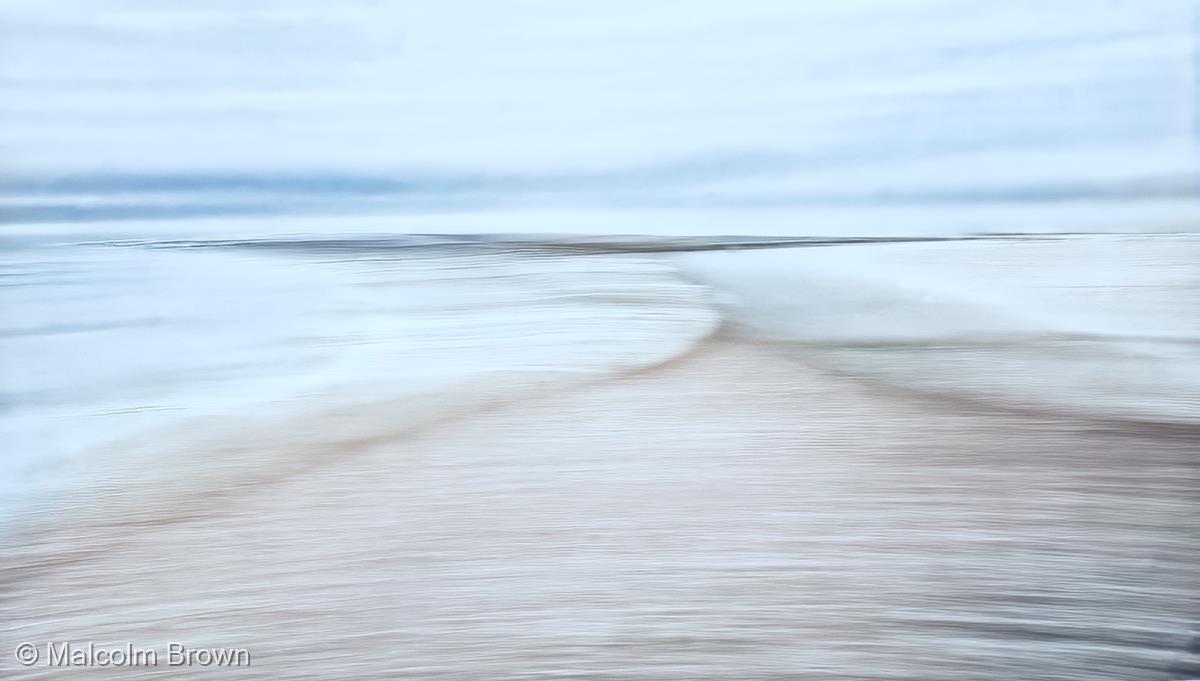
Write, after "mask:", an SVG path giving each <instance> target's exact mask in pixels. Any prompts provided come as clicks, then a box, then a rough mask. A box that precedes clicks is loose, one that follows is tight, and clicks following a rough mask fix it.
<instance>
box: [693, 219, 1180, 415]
mask: <svg viewBox="0 0 1200 681" xmlns="http://www.w3.org/2000/svg"><path fill="white" fill-rule="evenodd" d="M1197 259H1200V238H1197V237H1196V236H1194V235H1176V236H1157V237H1149V236H1136V237H1135V236H1129V235H1124V236H1095V235H1093V236H1073V237H1069V238H1063V239H1039V238H1034V239H1023V240H1009V239H1000V240H979V241H946V242H937V243H924V244H891V245H885V244H860V245H857V246H855V247H852V248H839V249H826V250H821V251H803V250H797V251H790V252H786V253H784V252H759V253H749V252H747V253H738V254H728V255H725V256H720V257H717V256H710V255H705V254H691V255H684V256H680V262H681V266H682V267H683V268H684V271H685V272H686V273H687V274H688V276H690V277H692V278H694V279H695V280H697V281H699V282H701V283H704V284H706V285H709V286H712V287H714V288H715V289H717V290H718V291H721V292H722V293H723V295H721V296H720V297H718V301H719V303H720V305H721V308H722V310H723V312H724V314H725V315H726V316H727V318H728V319H729V321H730V328H731V329H732V330H733V333H735V334H737V335H739V336H741V337H743V338H750V339H756V340H760V341H769V342H774V343H782V344H785V345H788V346H792V347H795V348H799V350H797V351H796V352H793V353H791V355H792V356H793V357H795V358H798V359H800V360H802V361H806V362H809V363H815V364H818V365H821V366H825V367H827V368H830V369H832V370H836V371H838V372H839V373H843V374H847V375H850V376H855V377H857V378H859V379H861V380H867V381H870V382H876V383H882V384H886V385H888V386H891V387H895V388H902V389H905V390H912V391H918V392H923V393H927V394H933V395H942V396H953V397H956V398H959V399H962V398H969V399H972V400H980V401H983V402H986V403H989V404H992V405H994V406H995V405H999V406H1004V407H1010V408H1034V407H1042V408H1050V409H1055V410H1062V411H1066V412H1070V413H1074V414H1077V415H1087V416H1096V417H1102V418H1128V419H1134V420H1146V421H1162V422H1175V423H1197V422H1200V403H1198V402H1197V400H1196V399H1195V395H1196V394H1197V390H1200V345H1198V344H1197V340H1198V339H1200V322H1197V320H1196V318H1195V315H1193V314H1191V313H1190V312H1189V310H1194V306H1195V302H1196V301H1195V296H1196V288H1195V284H1194V265H1193V263H1194V262H1196V261H1197Z"/></svg>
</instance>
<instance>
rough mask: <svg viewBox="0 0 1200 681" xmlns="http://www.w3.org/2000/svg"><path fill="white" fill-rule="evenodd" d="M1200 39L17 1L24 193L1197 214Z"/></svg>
mask: <svg viewBox="0 0 1200 681" xmlns="http://www.w3.org/2000/svg"><path fill="white" fill-rule="evenodd" d="M1198 14H1200V13H1198V6H1197V4H1196V3H1194V2H1190V1H1189V0H1125V1H1121V0H1056V1H1055V2H1044V1H1040V2H1035V1H1032V0H970V1H962V0H959V1H949V0H910V1H900V0H895V1H889V2H883V1H881V0H807V1H804V0H726V1H707V2H706V1H693V2H682V1H676V0H662V1H659V2H646V1H645V0H638V1H630V0H606V1H605V2H572V1H551V0H508V1H505V2H490V1H485V0H477V1H470V0H438V1H427V0H407V1H403V2H399V1H397V2H386V1H383V0H346V1H344V2H328V1H327V0H321V1H313V0H288V1H286V2H284V1H281V0H261V1H257V2H245V1H244V0H206V1H205V2H194V1H191V2H185V1H182V0H176V1H171V0H165V1H164V0H3V2H0V31H2V34H0V157H2V158H3V159H4V160H3V161H2V162H0V176H2V177H3V178H7V179H9V180H13V179H14V178H15V179H16V180H21V181H23V180H25V179H28V178H35V179H37V178H43V179H44V178H55V177H75V176H88V177H96V176H104V175H110V176H111V175H117V176H122V175H129V176H136V177H140V178H146V177H160V178H161V177H163V176H169V177H174V176H178V175H190V176H196V175H204V174H207V176H220V177H226V178H234V179H233V180H229V181H230V182H233V181H236V178H245V177H246V176H268V175H269V176H272V177H279V176H297V175H299V176H310V175H320V176H324V177H329V176H348V177H363V176H371V177H388V178H394V177H403V178H409V179H412V178H426V179H428V178H434V179H437V180H438V181H443V182H459V183H463V184H466V185H471V183H473V182H479V183H485V184H487V183H491V184H490V185H489V186H499V187H504V186H507V187H509V188H516V189H521V190H523V191H554V190H556V188H558V187H559V186H560V185H561V184H569V185H571V186H575V187H587V186H589V183H590V186H604V187H609V188H612V187H614V186H615V187H618V188H620V187H625V188H628V187H631V186H653V187H657V188H658V189H659V191H661V193H662V195H664V196H670V195H671V194H672V192H677V193H686V194H688V195H692V196H699V195H705V196H709V195H713V194H714V193H715V194H716V195H719V196H722V197H726V198H730V199H764V198H768V199H769V198H771V197H781V196H791V195H796V194H797V193H799V194H803V193H809V194H817V195H821V196H841V195H843V194H845V195H847V196H861V195H865V194H870V195H875V196H879V195H887V194H888V193H889V192H925V193H927V194H928V193H930V192H933V193H936V192H940V191H946V190H947V188H950V189H952V190H954V191H959V192H964V191H965V192H970V191H975V192H984V193H987V192H989V191H996V188H997V187H999V188H1004V187H1009V188H1011V187H1023V188H1025V189H1029V188H1030V187H1034V188H1036V187H1037V186H1046V187H1051V188H1054V187H1061V186H1063V185H1072V186H1073V183H1074V184H1078V183H1081V182H1082V183H1102V184H1105V186H1108V185H1111V184H1113V183H1117V184H1120V183H1125V184H1128V183H1135V184H1136V183H1141V184H1139V185H1138V186H1147V185H1154V186H1156V187H1158V186H1167V187H1168V189H1167V190H1166V191H1168V192H1171V191H1173V192H1180V191H1183V192H1187V191H1190V187H1191V184H1190V183H1191V182H1192V180H1194V179H1195V178H1196V176H1197V168H1198V164H1197V161H1196V158H1197V154H1196V151H1197V147H1196V131H1197V119H1198V116H1197V114H1196V107H1197V95H1196V84H1197V75H1196V67H1197V54H1198V52H1197V44H1196V41H1197V35H1198V34H1200V22H1198V21H1197V18H1196V17H1197V16H1198ZM505 182H507V183H509V184H507V185H505V184H504V183H505ZM556 183H559V184H556ZM684 185H686V189H681V188H680V187H682V186H684ZM1181 186H1182V187H1183V188H1182V189H1180V187H1181ZM159 188H160V189H161V186H160V187H159ZM1156 191H1158V190H1156ZM864 193H865V194H864Z"/></svg>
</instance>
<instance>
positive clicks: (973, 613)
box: [3, 336, 1200, 680]
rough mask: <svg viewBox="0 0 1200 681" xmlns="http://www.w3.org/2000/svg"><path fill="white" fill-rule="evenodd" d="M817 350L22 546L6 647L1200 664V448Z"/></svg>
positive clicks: (554, 410)
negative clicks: (191, 510)
mask: <svg viewBox="0 0 1200 681" xmlns="http://www.w3.org/2000/svg"><path fill="white" fill-rule="evenodd" d="M786 356H787V349H786V348H781V347H779V346H775V345H771V344H764V343H754V342H746V341H740V340H737V339H732V338H728V337H724V336H721V337H717V338H713V339H710V340H708V341H705V342H704V343H703V344H702V345H701V346H700V347H698V348H697V349H696V350H695V351H694V352H692V353H690V354H688V355H687V356H685V357H683V358H680V359H678V360H675V361H672V362H668V363H667V364H665V365H661V366H658V367H655V368H652V369H648V370H645V371H642V372H639V373H636V374H634V375H627V376H622V377H617V378H612V379H607V380H599V381H595V382H591V383H588V384H585V385H582V386H578V387H575V388H572V389H570V390H566V391H562V392H559V393H557V394H550V395H545V396H542V397H537V398H533V399H531V400H529V401H526V402H523V403H520V404H510V405H501V406H497V407H495V408H491V409H487V410H484V411H483V412H481V413H479V414H477V415H475V416H473V417H471V418H464V419H459V420H452V421H447V422H444V423H440V424H436V425H433V426H431V427H429V428H427V429H424V430H422V431H421V432H420V433H418V434H416V435H415V436H411V437H406V438H404V439H400V440H394V441H389V440H388V439H387V438H386V437H385V438H383V439H382V440H381V441H379V442H378V443H377V444H376V445H375V446H373V447H371V448H369V449H368V450H366V451H358V452H345V453H342V452H330V453H329V454H330V462H329V465H327V466H318V467H315V468H313V469H311V470H309V471H307V472H305V473H303V474H300V475H296V476H293V477H290V478H287V479H285V480H282V481H279V482H276V483H274V484H264V485H261V486H259V487H257V488H254V489H252V490H249V492H248V493H246V494H244V495H243V496H242V497H241V498H240V499H238V500H237V501H235V502H232V503H230V502H228V501H227V500H225V499H224V498H222V500H221V502H220V503H219V504H218V505H215V506H214V507H212V508H209V509H207V511H206V512H203V513H198V514H196V515H195V516H194V517H191V518H187V519H182V520H175V521H171V522H161V523H157V524H150V525H139V526H136V527H128V526H127V527H122V528H117V529H113V528H106V529H104V530H103V531H100V530H97V528H94V527H93V528H90V529H88V530H87V531H86V532H84V531H82V530H79V531H75V532H74V533H73V532H72V530H71V529H70V528H65V527H60V528H59V529H58V530H57V531H53V532H48V533H45V534H42V535H41V536H40V537H39V539H38V541H37V542H36V543H35V544H34V545H32V546H30V545H27V546H26V547H25V549H24V550H23V552H21V553H20V554H13V555H17V556H18V560H17V561H16V562H15V564H14V563H10V565H9V569H7V570H6V571H5V572H6V573H7V574H6V577H5V581H6V586H5V589H4V591H5V594H6V597H5V599H4V606H3V609H4V612H5V616H4V621H5V622H6V623H7V624H6V627H7V632H6V633H7V637H8V638H12V639H14V640H16V639H20V640H28V641H64V640H77V639H81V638H87V639H90V640H94V641H110V642H113V643H114V644H115V643H116V642H125V641H133V642H135V643H137V644H140V645H144V646H150V647H156V648H161V649H165V646H167V644H168V643H169V642H172V641H182V642H185V643H187V644H189V645H195V646H238V647H240V648H246V649H248V650H249V651H250V654H251V655H252V659H253V664H252V665H251V666H249V667H244V668H239V669H229V670H224V671H221V672H215V671H214V670H212V669H207V668H203V669H201V668H178V669H162V668H157V669H145V668H143V669H129V668H121V669H103V668H90V669H86V670H79V669H76V670H74V671H76V672H78V673H81V674H83V675H85V676H87V677H88V678H110V677H111V678H126V677H130V676H138V675H139V674H153V673H181V672H184V671H190V672H195V673H197V674H204V673H208V674H217V673H220V674H228V675H230V676H231V677H235V678H278V677H279V676H281V675H284V676H287V677H289V678H328V677H329V676H330V675H331V674H345V673H352V674H353V676H354V677H355V678H360V679H367V678H379V679H387V678H447V679H478V678H493V679H519V678H530V679H532V678H545V679H559V678H596V679H698V678H704V679H730V678H748V677H753V678H761V679H768V678H778V679H785V678H787V679H792V678H813V679H925V680H929V679H947V680H949V679H1011V678H1021V679H1080V680H1083V679H1088V680H1095V679H1129V678H1186V676H1187V672H1189V671H1190V672H1191V673H1194V672H1195V670H1196V655H1195V652H1196V651H1195V650H1192V651H1191V652H1190V653H1189V652H1187V648H1188V645H1189V636H1190V634H1191V631H1192V630H1191V627H1192V626H1193V624H1194V621H1195V620H1194V617H1195V613H1196V607H1195V606H1196V601H1195V596H1194V588H1193V587H1194V585H1195V584H1196V583H1197V580H1198V578H1200V574H1198V573H1200V567H1198V566H1200V556H1198V555H1197V553H1198V551H1200V537H1198V536H1197V526H1196V523H1195V515H1194V509H1195V508H1196V507H1197V505H1196V502H1197V498H1196V495H1197V492H1196V490H1197V489H1200V486H1198V484H1197V483H1198V482H1200V481H1198V475H1200V471H1198V466H1197V462H1196V461H1195V451H1196V450H1195V445H1196V442H1197V433H1196V432H1195V430H1194V429H1191V428H1186V427H1183V428H1176V429H1174V430H1170V429H1161V428H1152V429H1147V428H1145V427H1139V426H1137V425H1134V424H1120V423H1113V422H1098V421H1087V420H1080V419H1072V418H1065V417H1056V416H1053V415H1049V414H1043V415H1041V416H1038V415H1031V414H1029V413H1015V412H1004V411H997V410H987V409H982V408H979V407H977V406H970V405H961V404H958V405H954V404H950V403H947V402H945V401H937V400H921V399H913V397H912V396H911V395H898V394H895V393H892V392H889V391H887V390H882V389H879V388H870V387H866V386H864V385H862V384H860V383H856V382H853V381H851V380H849V379H846V378H840V377H837V376H834V375H831V374H829V373H827V372H823V371H821V370H818V369H815V368H812V367H807V366H804V365H803V364H801V363H797V362H794V361H784V359H785V357H786ZM684 424H686V425H684ZM343 454H344V455H343ZM84 534H86V535H87V536H81V535H84ZM68 671H70V670H66V669H46V668H44V667H32V668H28V669H17V668H9V669H7V670H6V677H7V678H13V679H19V678H43V677H45V678H49V677H51V676H54V675H57V674H60V673H64V672H68Z"/></svg>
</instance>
